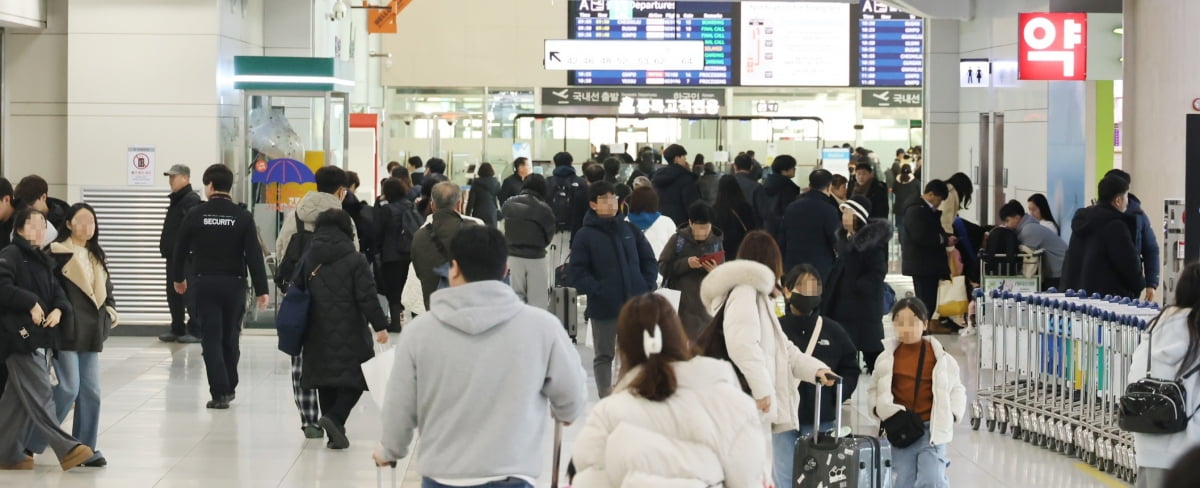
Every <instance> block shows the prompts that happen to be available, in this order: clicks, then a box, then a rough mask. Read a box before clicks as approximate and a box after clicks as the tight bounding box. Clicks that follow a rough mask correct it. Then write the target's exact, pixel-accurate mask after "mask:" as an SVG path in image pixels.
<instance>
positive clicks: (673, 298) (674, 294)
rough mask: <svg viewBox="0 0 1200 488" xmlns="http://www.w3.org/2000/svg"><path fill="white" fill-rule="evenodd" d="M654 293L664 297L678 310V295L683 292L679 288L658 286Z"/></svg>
mask: <svg viewBox="0 0 1200 488" xmlns="http://www.w3.org/2000/svg"><path fill="white" fill-rule="evenodd" d="M654 293H657V294H659V295H662V296H663V297H664V298H666V299H667V301H668V302H671V306H672V307H675V311H676V312H679V297H681V296H683V292H681V291H679V290H672V289H670V288H659V289H657V290H655V291H654Z"/></svg>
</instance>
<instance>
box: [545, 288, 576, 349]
mask: <svg viewBox="0 0 1200 488" xmlns="http://www.w3.org/2000/svg"><path fill="white" fill-rule="evenodd" d="M578 299H579V292H577V291H575V289H574V288H570V287H566V286H556V287H554V291H553V292H551V294H550V311H551V312H552V313H554V316H555V317H558V320H559V321H560V322H562V324H563V328H565V329H567V335H569V336H571V340H572V341H574V340H576V339H575V337H576V336H577V335H579V300H578Z"/></svg>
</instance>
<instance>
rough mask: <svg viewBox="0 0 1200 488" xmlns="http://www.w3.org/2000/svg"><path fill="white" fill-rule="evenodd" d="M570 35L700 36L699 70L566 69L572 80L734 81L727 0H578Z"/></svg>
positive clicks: (620, 37) (601, 82)
mask: <svg viewBox="0 0 1200 488" xmlns="http://www.w3.org/2000/svg"><path fill="white" fill-rule="evenodd" d="M568 8H570V9H571V12H572V14H571V23H570V24H571V25H570V38H571V39H593V40H598V39H614V40H644V39H645V40H693V41H694V40H702V41H704V69H702V70H682V71H681V70H624V71H610V70H590V71H572V72H570V73H569V75H568V76H569V77H570V84H572V85H714V86H727V85H736V84H737V79H736V76H735V74H736V72H737V62H736V57H735V53H734V47H735V46H734V44H735V43H734V39H735V34H736V33H735V30H736V27H735V25H736V24H735V22H734V13H735V10H736V5H734V4H733V3H728V2H655V1H641V0H639V1H636V2H634V1H620V0H578V1H571V2H569V3H568Z"/></svg>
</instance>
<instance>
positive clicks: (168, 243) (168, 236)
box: [158, 186, 202, 259]
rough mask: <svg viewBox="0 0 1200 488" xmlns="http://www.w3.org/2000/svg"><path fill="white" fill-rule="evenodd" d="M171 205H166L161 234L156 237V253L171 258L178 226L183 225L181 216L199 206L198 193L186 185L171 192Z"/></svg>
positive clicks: (177, 234)
mask: <svg viewBox="0 0 1200 488" xmlns="http://www.w3.org/2000/svg"><path fill="white" fill-rule="evenodd" d="M167 198H170V199H171V206H169V207H167V218H166V219H164V220H163V227H162V235H160V236H159V238H158V254H159V255H161V256H162V257H164V258H167V259H171V255H172V254H174V253H175V243H176V242H177V240H176V238H177V237H178V236H179V226H180V225H183V216H184V215H187V213H188V212H189V211H190V210H192V209H193V208H196V207H198V206H200V204H201V203H202V202H201V201H200V195H199V194H197V193H196V192H195V191H194V190H192V187H190V186H189V187H187V188H184V189H182V190H179V191H177V192H174V193H172V194H171V195H170V196H168V197H167Z"/></svg>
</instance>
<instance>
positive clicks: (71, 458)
mask: <svg viewBox="0 0 1200 488" xmlns="http://www.w3.org/2000/svg"><path fill="white" fill-rule="evenodd" d="M95 455H96V453H95V452H94V451H92V448H90V447H88V446H85V445H83V444H80V445H78V446H75V448H74V449H71V452H68V453H67V455H66V456H63V458H62V459H61V460H59V462H58V465H59V466H61V467H62V470H63V471H67V470H69V469H72V468H78V467H80V466H82V465H83V463H84V461H87V460H89V459H91V458H92V456H95ZM30 462H32V460H30Z"/></svg>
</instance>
